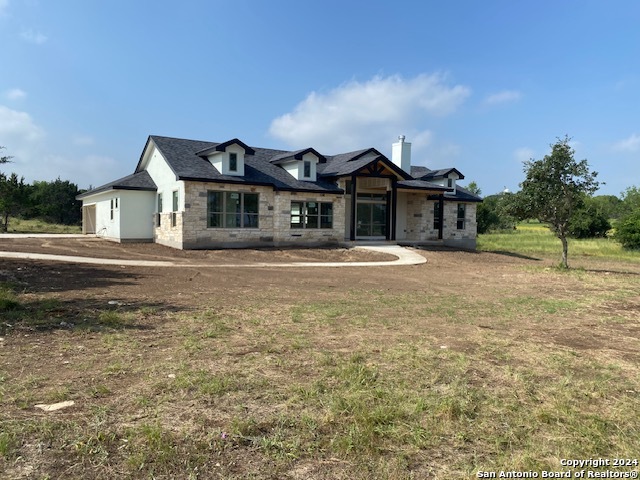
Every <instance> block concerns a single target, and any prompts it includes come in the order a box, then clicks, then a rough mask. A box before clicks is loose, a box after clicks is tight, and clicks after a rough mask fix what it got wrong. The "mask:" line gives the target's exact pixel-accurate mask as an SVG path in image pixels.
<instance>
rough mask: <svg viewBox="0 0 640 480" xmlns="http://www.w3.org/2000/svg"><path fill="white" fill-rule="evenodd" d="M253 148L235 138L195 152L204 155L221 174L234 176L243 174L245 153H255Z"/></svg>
mask: <svg viewBox="0 0 640 480" xmlns="http://www.w3.org/2000/svg"><path fill="white" fill-rule="evenodd" d="M255 153H256V152H255V150H254V149H253V148H251V147H250V146H248V145H246V144H245V143H243V142H241V141H240V140H238V139H237V138H234V139H233V140H229V141H227V142H224V143H219V144H217V145H215V146H213V147H209V148H205V149H204V150H200V151H199V152H196V155H198V156H200V157H203V158H204V157H206V158H207V160H209V162H211V165H213V167H214V168H215V169H216V170H217V171H218V173H220V174H222V175H231V176H235V177H241V176H244V166H245V160H246V156H247V155H255Z"/></svg>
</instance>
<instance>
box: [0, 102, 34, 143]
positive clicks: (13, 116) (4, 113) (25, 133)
mask: <svg viewBox="0 0 640 480" xmlns="http://www.w3.org/2000/svg"><path fill="white" fill-rule="evenodd" d="M43 135H44V132H43V131H42V129H41V128H40V127H39V126H38V125H36V124H35V123H34V121H33V119H32V118H31V116H30V115H29V114H28V113H26V112H18V111H17V110H11V109H10V108H7V107H5V106H4V105H0V137H1V138H2V141H3V142H10V141H11V140H17V141H18V142H24V141H34V140H38V139H39V138H41V137H42V136H43ZM5 146H6V147H7V146H8V145H5Z"/></svg>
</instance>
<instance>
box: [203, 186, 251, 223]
mask: <svg viewBox="0 0 640 480" xmlns="http://www.w3.org/2000/svg"><path fill="white" fill-rule="evenodd" d="M259 205H260V201H259V194H257V193H244V192H209V195H208V202H207V217H208V221H207V226H208V227H209V228H258V213H259Z"/></svg>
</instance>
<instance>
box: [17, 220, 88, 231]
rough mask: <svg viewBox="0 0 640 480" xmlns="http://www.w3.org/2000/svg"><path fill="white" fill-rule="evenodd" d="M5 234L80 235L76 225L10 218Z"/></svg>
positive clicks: (80, 229)
mask: <svg viewBox="0 0 640 480" xmlns="http://www.w3.org/2000/svg"><path fill="white" fill-rule="evenodd" d="M7 233H82V228H81V227H80V226H78V225H60V224H57V223H49V222H45V221H44V220H37V219H32V220H25V219H21V218H10V219H9V226H8V228H7Z"/></svg>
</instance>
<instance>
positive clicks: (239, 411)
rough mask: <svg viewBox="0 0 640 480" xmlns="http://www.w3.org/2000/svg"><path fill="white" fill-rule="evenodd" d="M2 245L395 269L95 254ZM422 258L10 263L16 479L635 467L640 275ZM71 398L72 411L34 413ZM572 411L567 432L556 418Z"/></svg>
mask: <svg viewBox="0 0 640 480" xmlns="http://www.w3.org/2000/svg"><path fill="white" fill-rule="evenodd" d="M0 250H11V251H26V252H35V253H55V254H69V255H81V256H98V257H107V258H142V259H151V260H175V259H177V258H178V259H180V260H181V261H184V262H185V263H188V262H194V263H195V262H196V261H197V262H198V263H202V262H203V261H205V260H206V261H207V262H211V263H212V264H215V263H216V262H220V263H223V262H224V263H228V262H229V261H233V262H234V263H239V262H243V263H244V262H246V263H251V262H278V261H286V262H290V261H319V262H320V261H370V260H389V258H388V257H387V256H385V255H383V254H376V253H371V252H358V251H353V250H342V249H340V250H237V251H234V250H231V251H229V250H224V251H176V250H173V249H168V248H164V247H161V246H158V245H151V244H150V245H119V244H114V243H109V242H105V241H101V240H97V239H82V240H74V241H69V240H47V241H42V240H36V239H29V240H12V241H8V240H7V241H2V243H1V244H0ZM419 252H420V253H421V254H422V255H424V256H425V257H426V258H427V263H426V264H423V265H418V266H404V267H370V268H349V267H346V268H339V269H335V268H323V267H317V268H293V269H292V268H289V269H278V268H277V267H267V268H252V269H246V268H245V269H234V268H220V269H217V268H207V269H198V268H194V267H188V266H186V267H184V268H172V269H170V270H169V269H162V268H142V267H110V266H105V267H102V266H88V265H74V264H68V263H57V262H56V263H54V262H50V263H49V262H42V261H26V260H25V261H23V260H6V259H0V282H3V284H4V285H7V286H8V287H7V288H10V290H11V292H10V293H7V295H9V297H7V298H8V300H5V307H4V308H5V310H4V311H2V310H0V315H3V316H4V318H0V324H2V325H0V327H1V328H2V330H1V331H2V332H3V333H0V335H1V336H2V340H1V341H0V407H1V411H2V413H0V422H1V425H2V428H0V430H3V431H4V433H0V477H2V478H15V479H18V478H42V477H47V476H48V477H49V478H124V477H136V478H149V477H151V476H153V477H155V478H290V479H302V478H305V479H306V478H309V479H314V478H315V479H325V478H326V479H329V478H363V479H364V478H443V479H444V478H467V477H469V476H474V475H475V472H476V471H478V469H480V468H483V469H485V470H491V469H494V470H495V469H499V468H505V469H506V468H509V469H513V468H516V469H531V468H533V469H538V470H539V469H542V468H543V467H544V468H554V467H556V468H557V467H558V464H557V462H558V459H559V458H589V457H591V456H606V455H609V456H613V455H614V454H627V455H632V454H635V455H636V456H637V453H638V451H640V449H638V447H639V446H640V445H639V443H638V436H639V435H638V432H639V429H640V421H639V420H638V417H637V411H638V407H640V393H639V392H640V377H639V376H638V372H639V369H638V365H639V364H640V280H639V279H640V265H639V264H628V263H619V264H611V263H603V262H599V261H596V260H594V259H589V258H584V259H573V260H574V261H573V265H574V266H576V267H579V268H577V269H574V270H573V271H570V272H562V271H559V270H556V269H555V268H552V267H551V265H552V264H553V263H554V262H553V261H551V260H548V259H537V258H528V257H523V256H512V255H506V254H493V253H472V252H460V251H451V250H419ZM0 305H1V304H0ZM367 372H369V373H371V375H370V376H367V375H368V373H367ZM372 372H373V373H372ZM568 372H570V376H568V375H569V373H568ZM354 375H355V376H354ZM350 382H352V383H350ZM563 382H564V383H563ZM566 382H569V383H570V384H571V385H572V389H573V388H577V389H578V390H581V391H582V393H575V392H574V393H567V389H566V388H564V389H563V387H562V385H567V383H566ZM572 391H573V390H572ZM559 392H562V394H561V395H560V394H559ZM435 393H438V394H437V395H434V394H435ZM584 395H586V397H585V396H584ZM460 399H465V400H464V402H462V400H460ZM585 399H586V400H585ZM63 400H73V401H75V405H74V406H72V407H69V408H68V409H64V410H61V411H58V412H51V413H45V412H41V411H38V410H36V409H34V405H35V404H38V403H54V402H58V401H63ZM445 400H446V402H445ZM561 400H562V402H565V401H566V405H565V403H561ZM585 401H586V403H585V404H584V406H581V405H582V403H581V402H585ZM407 402H409V403H407ZM429 402H435V403H433V404H431V403H429ZM405 404H406V405H405ZM419 405H422V407H418V406H419ZM563 405H564V406H563ZM378 408H379V409H381V411H383V413H384V415H383V414H382V413H381V414H380V415H381V417H380V418H378V417H376V418H372V417H371V415H373V413H375V412H377V411H378V410H376V409H378ZM563 408H564V409H568V410H566V412H565V413H566V417H563V418H569V419H570V420H558V419H557V418H558V417H557V416H558V415H559V414H558V413H557V412H560V411H565V410H563ZM367 411H369V414H367V413H366V412H367ZM514 412H515V413H514ZM367 415H368V416H367ZM633 415H635V416H634V417H633V418H628V417H629V416H633ZM592 416H597V417H598V418H601V419H602V422H605V424H606V425H608V426H609V427H607V428H606V429H604V430H603V431H600V430H598V429H597V428H596V427H593V426H592V425H591V423H589V422H592V420H591V418H592ZM496 418H500V419H501V420H500V421H499V422H498V421H497V420H496ZM594 421H595V420H594ZM558 422H560V423H558ZM572 422H573V423H572ZM587 424H588V425H587ZM534 425H535V426H534ZM585 425H586V426H585ZM589 425H591V426H589ZM593 428H596V429H595V430H593ZM598 428H599V427H598ZM584 429H587V430H588V431H590V432H591V433H589V434H585V433H584V432H585V431H586V430H584ZM589 429H591V430H589ZM420 432H422V433H420ZM585 435H587V437H589V435H592V436H594V438H595V440H593V442H591V440H588V441H587V440H585V439H584V437H585ZM589 438H590V437H589ZM596 440H597V442H596ZM504 442H507V443H504ZM505 445H506V446H505ZM608 449H610V450H608ZM634 449H635V451H634ZM562 455H565V456H564V457H561V456H562ZM3 471H4V474H1V472H3Z"/></svg>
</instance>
